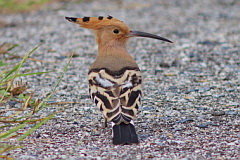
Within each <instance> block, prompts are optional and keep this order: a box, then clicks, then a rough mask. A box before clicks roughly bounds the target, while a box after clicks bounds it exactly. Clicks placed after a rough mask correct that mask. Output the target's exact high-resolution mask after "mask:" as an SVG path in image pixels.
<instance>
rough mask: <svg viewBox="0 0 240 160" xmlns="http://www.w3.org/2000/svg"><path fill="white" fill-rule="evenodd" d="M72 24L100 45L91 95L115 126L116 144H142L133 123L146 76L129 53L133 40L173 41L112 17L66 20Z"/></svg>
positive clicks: (91, 75)
mask: <svg viewBox="0 0 240 160" xmlns="http://www.w3.org/2000/svg"><path fill="white" fill-rule="evenodd" d="M65 18H66V19H67V20H68V21H70V22H73V23H76V24H78V25H80V27H82V28H86V29H90V30H91V31H93V33H94V34H95V38H96V42H97V44H98V54H97V57H96V60H95V61H94V62H93V64H92V65H91V66H90V69H89V72H88V85H89V95H90V98H91V99H92V100H93V102H94V103H95V105H96V106H97V107H98V108H99V109H100V111H101V112H102V114H103V117H104V120H105V122H104V124H105V125H104V126H105V127H106V126H107V122H111V123H112V132H113V138H112V143H113V144H114V145H126V144H138V143H139V139H138V135H137V133H136V129H135V126H134V122H133V120H134V119H135V118H136V115H137V112H138V109H139V107H140V106H141V98H142V75H141V71H140V69H139V67H138V65H137V63H136V61H135V60H134V58H133V57H132V56H131V55H130V54H129V52H128V51H127V48H126V46H127V42H128V39H129V38H131V37H146V38H153V39H157V40H162V41H166V42H169V43H173V42H172V41H170V40H168V39H166V38H163V37H160V36H158V35H155V34H150V33H146V32H142V31H135V30H131V29H130V28H129V27H128V26H127V24H125V23H124V22H123V21H120V20H118V19H117V18H114V17H112V16H110V15H108V16H106V17H103V16H99V17H83V18H75V17H65Z"/></svg>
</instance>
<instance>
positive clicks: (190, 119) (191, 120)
mask: <svg viewBox="0 0 240 160" xmlns="http://www.w3.org/2000/svg"><path fill="white" fill-rule="evenodd" d="M193 121H194V120H193V119H192V118H186V119H181V120H178V121H176V123H187V122H193Z"/></svg>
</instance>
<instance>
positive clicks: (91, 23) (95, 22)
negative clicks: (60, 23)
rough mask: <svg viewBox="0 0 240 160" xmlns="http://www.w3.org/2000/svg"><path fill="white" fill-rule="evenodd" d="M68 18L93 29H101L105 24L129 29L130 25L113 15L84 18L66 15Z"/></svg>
mask: <svg viewBox="0 0 240 160" xmlns="http://www.w3.org/2000/svg"><path fill="white" fill-rule="evenodd" d="M66 19H67V20H69V21H70V22H74V23H77V24H80V26H81V27H83V28H88V29H93V30H99V29H101V28H102V27H105V26H118V27H121V28H123V29H126V30H129V28H128V26H127V25H126V24H125V23H124V22H122V21H120V20H118V19H116V18H113V17H112V16H108V17H102V16H99V17H83V18H73V17H66Z"/></svg>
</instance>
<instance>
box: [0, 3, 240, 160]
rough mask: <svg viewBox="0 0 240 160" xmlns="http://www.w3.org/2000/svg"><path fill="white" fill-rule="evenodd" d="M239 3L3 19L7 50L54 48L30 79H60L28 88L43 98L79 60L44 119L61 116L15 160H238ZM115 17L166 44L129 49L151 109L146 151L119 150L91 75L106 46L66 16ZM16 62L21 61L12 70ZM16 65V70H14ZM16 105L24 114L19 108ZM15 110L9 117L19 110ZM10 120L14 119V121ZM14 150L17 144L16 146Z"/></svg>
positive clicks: (143, 124) (57, 9)
mask: <svg viewBox="0 0 240 160" xmlns="http://www.w3.org/2000/svg"><path fill="white" fill-rule="evenodd" d="M239 8H240V2H239V1H237V0H228V1H225V0H211V1H209V0H202V1H194V0H181V1H179V0H171V1H168V0H161V1H159V0H149V1H145V0H138V1H136V2H130V1H116V2H115V1H110V0H102V1H89V2H88V1H84V2H81V3H76V2H57V3H53V4H51V5H48V6H47V7H45V8H43V9H41V10H39V11H36V12H31V13H25V14H18V15H0V21H1V24H4V25H2V26H1V28H0V37H1V38H0V42H1V43H3V42H10V43H15V44H19V45H20V46H21V48H20V49H19V48H18V49H19V51H18V52H17V53H18V54H19V55H23V54H25V53H27V52H28V51H29V50H31V49H32V48H34V47H35V46H36V45H38V44H39V43H40V42H42V41H45V43H44V44H43V45H42V46H41V47H40V48H39V49H38V50H37V51H36V52H35V54H34V55H33V56H32V58H35V59H38V60H41V61H28V62H27V63H26V64H25V65H24V67H23V70H33V71H34V72H37V71H51V70H56V72H51V73H49V74H44V75H38V76H31V77H27V78H26V79H24V81H27V82H28V84H29V86H30V89H29V91H32V92H34V93H35V96H36V97H43V96H45V95H46V94H47V93H48V92H49V91H51V89H52V88H53V84H55V83H56V81H57V79H58V77H59V76H60V73H61V72H62V71H63V68H64V66H65V65H66V64H67V61H68V55H70V54H71V52H75V53H76V56H75V57H74V58H73V60H72V62H71V64H70V66H69V69H68V71H67V72H66V74H65V76H64V78H63V81H62V82H61V83H60V86H59V88H58V92H57V93H56V94H55V95H54V96H53V98H52V99H51V102H76V103H75V104H71V105H64V106H61V107H50V108H47V109H44V110H43V111H42V112H40V113H39V116H41V117H43V116H46V115H48V114H49V113H52V112H54V111H56V110H58V109H59V108H62V109H63V110H64V112H61V113H59V114H57V116H55V118H53V119H52V120H50V121H49V122H47V123H46V124H45V125H43V126H42V127H41V128H39V129H38V130H37V131H36V132H34V133H33V134H32V135H31V136H29V137H27V139H26V140H24V141H23V142H20V143H19V144H20V145H23V146H24V148H22V149H17V150H15V151H13V152H10V153H9V155H10V156H12V157H14V158H16V159H72V160H78V159H182V160H188V159H238V158H239V151H240V149H239V138H240V132H239V131H240V129H239V128H240V127H239V124H240V118H239V117H240V116H239V114H240V98H239V97H240V58H239V57H240V51H239V49H240V43H239V42H240V23H239V22H240V9H239ZM99 15H103V16H107V15H111V16H113V17H116V18H118V19H121V20H123V21H124V22H126V23H127V24H128V25H129V26H130V28H132V29H134V30H141V31H146V32H150V33H155V34H159V35H161V36H163V37H166V38H168V39H170V40H172V41H174V45H172V44H168V43H164V42H160V41H157V40H153V39H143V38H134V39H132V40H130V43H129V46H128V48H129V51H130V53H132V55H133V56H134V58H135V59H136V60H137V63H138V64H139V67H140V68H141V70H142V72H143V77H144V98H143V106H142V108H141V109H140V111H139V114H138V117H137V119H136V121H135V124H136V129H137V132H138V134H139V138H140V141H141V143H140V144H139V145H125V146H114V145H112V144H111V129H110V127H108V128H106V129H103V128H102V122H101V121H103V119H102V116H101V113H100V112H99V111H98V109H96V107H95V106H94V105H93V103H92V101H91V100H90V99H89V98H88V87H87V78H86V76H87V70H88V67H89V65H90V64H91V63H92V62H93V61H94V59H95V56H96V53H97V46H96V44H95V41H94V37H93V36H92V34H91V32H89V31H88V30H86V29H81V28H78V27H77V25H74V24H71V23H69V22H68V21H66V20H65V19H64V17H65V16H75V17H83V16H99ZM12 61H13V60H12ZM12 61H11V62H12ZM13 105H15V106H13ZM18 105H19V106H20V104H10V103H9V105H8V106H6V107H8V108H11V107H16V106H18ZM6 114H10V113H6ZM11 142H12V143H15V144H16V143H17V142H15V141H14V140H11Z"/></svg>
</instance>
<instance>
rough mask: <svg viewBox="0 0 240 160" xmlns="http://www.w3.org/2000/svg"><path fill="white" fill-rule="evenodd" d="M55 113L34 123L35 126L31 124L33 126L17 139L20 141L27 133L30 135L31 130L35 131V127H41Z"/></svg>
mask: <svg viewBox="0 0 240 160" xmlns="http://www.w3.org/2000/svg"><path fill="white" fill-rule="evenodd" d="M55 114H56V113H54V114H51V115H49V116H47V117H46V118H45V119H44V120H42V121H41V122H39V123H38V124H36V125H35V126H33V127H32V128H31V129H29V130H28V131H27V132H26V133H24V134H23V135H22V136H21V137H20V138H19V139H18V141H22V140H23V139H24V138H26V137H27V136H28V135H30V134H31V133H32V132H33V131H35V130H36V129H38V128H39V127H41V126H42V125H43V124H44V123H46V122H47V121H48V120H50V119H51V118H52V117H54V116H55Z"/></svg>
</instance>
